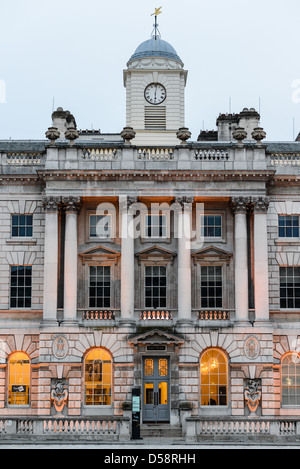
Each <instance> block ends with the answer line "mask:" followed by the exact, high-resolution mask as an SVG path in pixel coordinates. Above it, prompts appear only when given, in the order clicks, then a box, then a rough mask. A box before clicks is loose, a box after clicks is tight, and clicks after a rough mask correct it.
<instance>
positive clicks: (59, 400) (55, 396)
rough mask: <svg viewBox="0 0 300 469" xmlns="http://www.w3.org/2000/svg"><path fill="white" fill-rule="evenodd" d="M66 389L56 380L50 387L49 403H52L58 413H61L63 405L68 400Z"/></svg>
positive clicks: (62, 382)
mask: <svg viewBox="0 0 300 469" xmlns="http://www.w3.org/2000/svg"><path fill="white" fill-rule="evenodd" d="M68 394H69V393H68V389H67V386H66V385H65V383H64V381H63V380H61V379H58V380H57V381H56V382H55V383H54V384H53V385H52V387H51V394H50V397H51V402H52V403H53V405H54V407H55V410H56V411H57V412H59V413H61V412H62V410H63V408H64V406H65V404H66V403H67V400H68Z"/></svg>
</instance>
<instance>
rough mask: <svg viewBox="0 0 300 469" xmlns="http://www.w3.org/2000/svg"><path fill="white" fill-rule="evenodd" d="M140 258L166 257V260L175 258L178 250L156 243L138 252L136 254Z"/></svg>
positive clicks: (156, 258)
mask: <svg viewBox="0 0 300 469" xmlns="http://www.w3.org/2000/svg"><path fill="white" fill-rule="evenodd" d="M135 255H136V256H137V257H138V258H139V260H141V259H147V260H149V259H153V260H159V259H165V260H173V259H174V257H175V256H177V254H176V252H173V251H170V250H169V249H166V248H163V247H162V246H158V245H154V246H150V247H149V248H147V249H144V250H143V251H140V252H137V253H136V254H135Z"/></svg>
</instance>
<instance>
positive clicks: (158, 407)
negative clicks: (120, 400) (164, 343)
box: [142, 357, 170, 422]
mask: <svg viewBox="0 0 300 469" xmlns="http://www.w3.org/2000/svg"><path fill="white" fill-rule="evenodd" d="M169 368H170V367H169V357H144V358H143V396H142V398H143V405H142V411H143V422H169V421H170V385H169V384H170V371H169Z"/></svg>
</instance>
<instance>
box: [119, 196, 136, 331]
mask: <svg viewBox="0 0 300 469" xmlns="http://www.w3.org/2000/svg"><path fill="white" fill-rule="evenodd" d="M135 202H137V197H127V196H120V197H119V210H120V217H121V218H120V220H121V243H122V245H121V322H125V323H127V322H128V323H132V322H133V321H134V291H135V290H134V237H135V234H134V230H133V223H132V221H133V212H132V210H131V208H130V207H131V205H132V204H133V203H135Z"/></svg>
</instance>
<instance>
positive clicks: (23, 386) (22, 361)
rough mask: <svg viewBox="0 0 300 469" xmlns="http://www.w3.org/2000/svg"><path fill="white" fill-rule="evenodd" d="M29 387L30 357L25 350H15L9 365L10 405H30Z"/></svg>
mask: <svg viewBox="0 0 300 469" xmlns="http://www.w3.org/2000/svg"><path fill="white" fill-rule="evenodd" d="M29 389H30V361H29V358H28V356H27V355H26V354H25V353H23V352H15V353H13V354H12V355H11V357H10V359H9V365H8V405H29Z"/></svg>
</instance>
